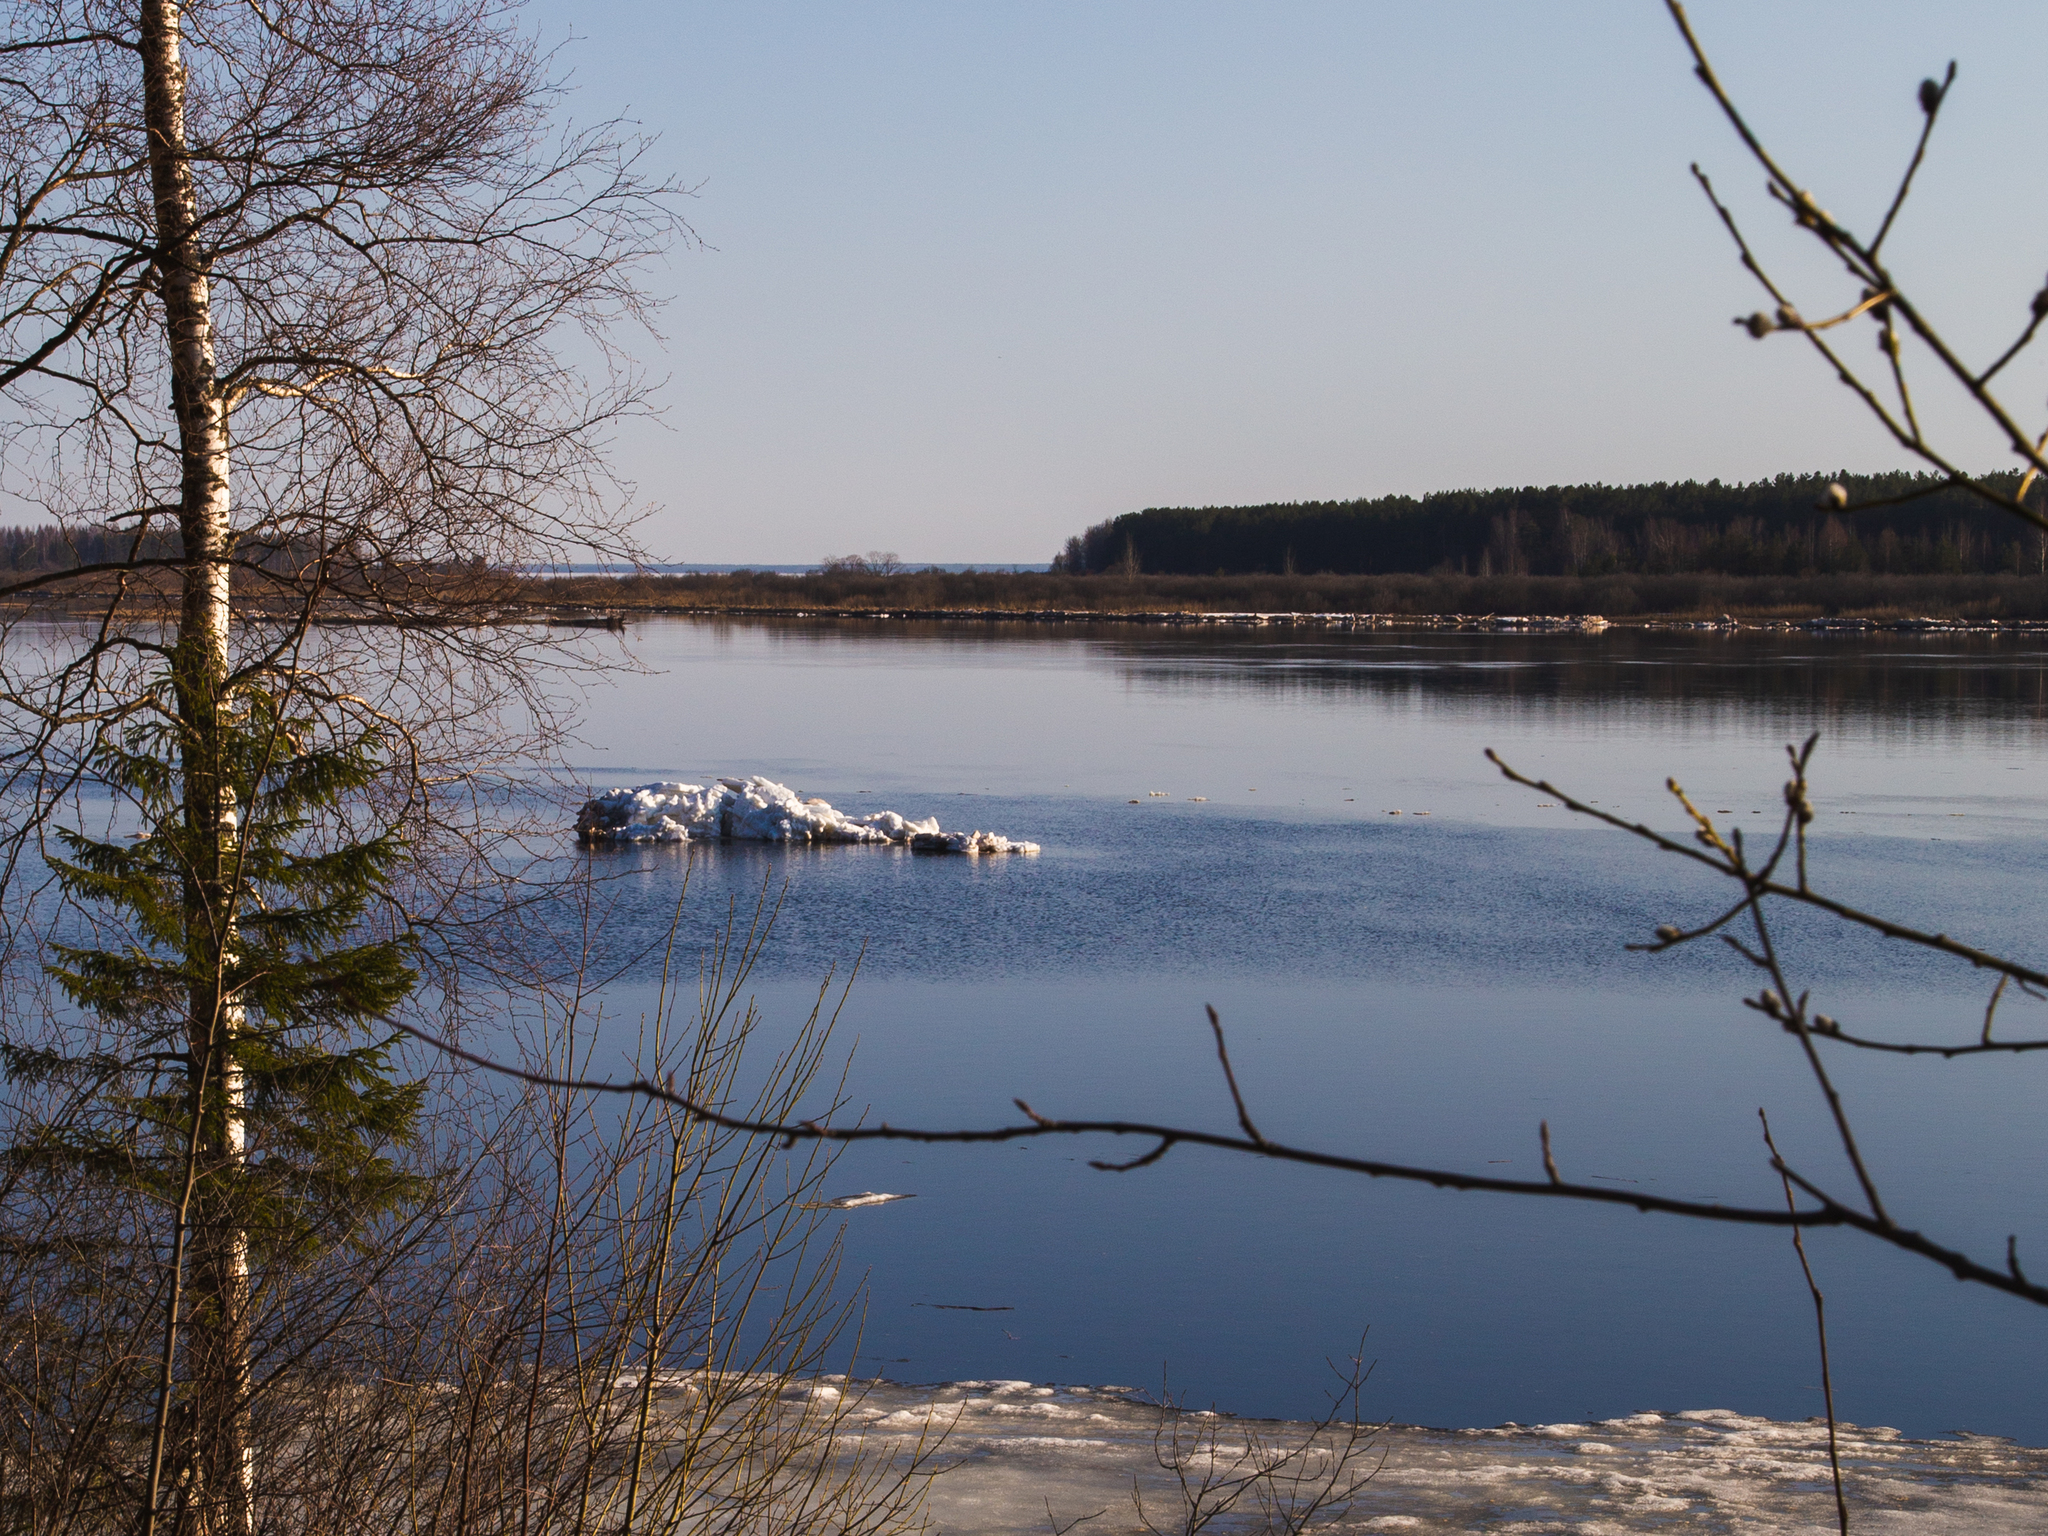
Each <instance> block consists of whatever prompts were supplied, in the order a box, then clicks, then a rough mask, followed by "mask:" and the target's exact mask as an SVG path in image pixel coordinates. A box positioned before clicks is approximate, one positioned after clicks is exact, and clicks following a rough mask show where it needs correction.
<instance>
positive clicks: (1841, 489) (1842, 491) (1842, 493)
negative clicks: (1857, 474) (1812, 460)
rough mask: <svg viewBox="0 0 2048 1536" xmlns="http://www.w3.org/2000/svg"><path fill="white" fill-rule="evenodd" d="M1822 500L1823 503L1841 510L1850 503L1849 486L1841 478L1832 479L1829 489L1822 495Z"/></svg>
mask: <svg viewBox="0 0 2048 1536" xmlns="http://www.w3.org/2000/svg"><path fill="white" fill-rule="evenodd" d="M1821 501H1822V504H1823V505H1825V506H1828V507H1831V508H1833V509H1834V510H1835V511H1838V512H1839V511H1840V510H1841V509H1842V508H1843V507H1846V506H1848V505H1849V488H1848V487H1847V486H1846V485H1844V484H1842V482H1841V481H1839V480H1830V481H1829V482H1828V488H1827V491H1826V493H1825V494H1824V495H1823V496H1822V498H1821Z"/></svg>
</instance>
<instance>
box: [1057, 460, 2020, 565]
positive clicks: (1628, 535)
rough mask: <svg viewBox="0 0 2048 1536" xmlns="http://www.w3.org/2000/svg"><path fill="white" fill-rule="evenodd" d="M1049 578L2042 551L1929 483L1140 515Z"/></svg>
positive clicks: (1068, 550)
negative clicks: (1839, 504) (1837, 500)
mask: <svg viewBox="0 0 2048 1536" xmlns="http://www.w3.org/2000/svg"><path fill="white" fill-rule="evenodd" d="M1985 484H1986V485H1987V486H1989V487H1991V488H1992V489H1994V490H1997V491H1999V492H2001V493H2003V494H2007V495H2010V494H2012V493H2013V491H2014V490H2015V489H2016V488H2017V484H2018V476H2017V475H1992V476H1987V477H1985ZM1833 485H1840V486H1841V487H1842V488H1843V490H1844V491H1845V492H1846V493H1847V501H1848V507H1849V510H1846V511H1843V510H1835V509H1834V508H1833V507H1832V505H1831V498H1830V487H1831V486H1833ZM1859 507H1860V508H1864V509H1865V510H1856V509H1857V508H1859ZM1054 568H1055V569H1056V570H1059V571H1061V572H1064V573H1068V574H1074V575H1084V574H1099V573H1105V572H1117V573H1121V574H1126V575H1134V574H1138V573H1141V572H1142V573H1151V574H1158V575H1190V576H1193V575H1201V576H1210V575H1239V574H1247V573H1254V572H1270V573H1274V574H1280V575H1294V574H1301V575H1319V574H1329V575H1392V574H1397V573H1406V572H1413V573H1425V572H1426V573H1431V574H1437V575H1462V576H1577V577H1589V576H1613V575H1645V576H1667V575H1688V574H1701V575H1725V576H1795V577H1796V576H1823V575H1851V574H1872V575H1963V574H1994V573H2007V574H2013V575H2024V574H2040V573H2042V572H2043V571H2044V570H2048V537H2044V536H2043V535H2040V534H2036V533H2034V532H2031V531H2029V530H2027V529H2025V528H2024V527H2022V526H2021V525H2020V524H2019V523H2018V522H2016V521H2015V519H2014V518H2013V517H2012V516H2011V514H2010V513H2008V512H2005V511H2003V510H2001V509H2000V508H1998V507H1997V506H1994V505H1992V504H1991V503H1989V502H1986V501H1983V500H1981V499H1980V498H1978V497H1976V496H1973V495H1972V494H1971V493H1969V492H1968V491H1964V490H1959V489H1956V488H1955V487H1954V486H1952V485H1949V484H1947V483H1946V482H1944V481H1943V479H1942V478H1941V477H1939V476H1935V475H1915V474H1904V473H1900V474H1886V475H1851V474H1847V473H1836V474H1806V475H1792V474H1783V475H1778V476H1776V477H1775V478H1773V479H1770V480H1759V481H1755V482H1753V483H1751V484H1748V485H1727V484H1723V483H1722V482H1721V481H1719V480H1709V481H1707V482H1705V483H1704V484H1701V483H1700V482H1698V481H1692V480H1686V481H1679V482H1675V483H1666V482H1662V481H1660V482H1657V483H1656V484H1652V485H1626V486H1610V485H1553V486H1546V487H1537V486H1525V487H1523V488H1521V489H1519V490H1516V489H1501V490H1488V491H1481V490H1459V491H1439V492H1433V493H1431V494H1429V495H1426V496H1422V497H1420V498H1417V497H1413V496H1382V497H1378V498H1375V499H1371V500H1358V501H1309V502H1287V503H1275V504H1269V505H1266V506H1256V507H1149V508H1147V509H1146V510H1144V511H1142V512H1127V513H1125V514H1124V515H1123V516H1121V517H1115V518H1111V519H1109V520H1108V521H1106V522H1101V523H1097V524H1096V525H1095V526H1094V527H1092V528H1090V529H1088V530H1087V531H1086V532H1085V533H1081V534H1077V535H1076V536H1074V537H1073V538H1070V539H1068V540H1067V543H1066V546H1065V548H1064V549H1062V550H1061V551H1060V553H1059V555H1058V556H1057V557H1056V559H1055V561H1054Z"/></svg>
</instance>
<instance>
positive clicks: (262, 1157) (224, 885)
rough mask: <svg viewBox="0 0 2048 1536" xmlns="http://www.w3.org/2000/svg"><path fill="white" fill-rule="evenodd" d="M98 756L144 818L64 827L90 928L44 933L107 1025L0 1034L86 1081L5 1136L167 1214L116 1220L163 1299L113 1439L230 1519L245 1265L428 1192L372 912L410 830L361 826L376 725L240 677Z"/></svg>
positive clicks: (205, 1521) (16, 1056) (109, 780)
mask: <svg viewBox="0 0 2048 1536" xmlns="http://www.w3.org/2000/svg"><path fill="white" fill-rule="evenodd" d="M195 755H203V758H204V761H205V768H206V775H205V776H206V778H207V779H208V780H209V781H210V785H211V788H212V789H213V790H214V791H216V792H217V793H218V795H219V803H221V804H223V805H225V806H231V807H233V809H232V810H229V811H227V812H226V813H225V814H224V815H222V816H221V817H220V818H219V823H218V825H216V826H206V825H203V824H201V825H194V818H192V817H191V815H190V814H189V810H190V807H189V799H190V796H189V784H188V780H189V778H190V776H191V775H190V765H191V764H192V763H193V761H194V758H195ZM98 771H99V778H100V780H101V782H102V783H103V784H104V785H105V786H106V787H107V789H108V790H109V791H111V792H112V793H113V794H114V796H115V797H116V799H117V802H119V803H121V804H122V805H123V808H124V810H125V811H126V812H127V814H128V816H132V818H133V820H132V824H133V825H135V826H137V827H138V828H139V831H138V832H135V833H132V834H129V835H120V834H118V833H116V834H115V835H110V836H97V837H96V836H92V835H88V834H87V833H85V832H83V831H80V830H76V829H73V830H67V831H64V832H62V833H60V838H61V841H62V845H63V849H64V854H63V856H62V857H55V858H53V859H52V860H51V863H52V865H53V867H54V869H55V872H56V875H57V878H58V880H59V882H60V884H61V886H62V888H63V890H64V892H65V893H66V894H67V895H68V896H69V897H70V898H71V900H72V901H74V902H75V903H77V904H78V906H79V908H80V911H81V917H82V918H83V917H86V916H90V917H91V918H92V919H94V920H95V923H96V926H97V927H98V928H99V931H100V933H101V935H102V936H103V937H102V938H101V941H100V942H78V943H59V944H56V945H53V946H52V950H53V960H52V963H51V964H50V966H49V971H50V974H51V976H52V977H53V979H54V980H55V981H56V983H57V984H58V986H59V987H60V988H61V990H62V992H63V993H64V995H65V996H67V997H68V998H69V999H70V1000H71V1002H72V1003H73V1004H75V1005H76V1006H77V1008H79V1009H80V1010H82V1011H83V1013H84V1014H86V1015H88V1016H90V1018H91V1019H92V1020H93V1021H94V1022H95V1023H96V1024H97V1025H98V1026H99V1028H98V1031H97V1041H96V1047H95V1049H94V1050H92V1051H91V1052H89V1053H87V1054H83V1055H77V1056H66V1055H64V1054H62V1053H60V1052H57V1051H53V1050H49V1049H42V1050H27V1049H23V1048H20V1047H16V1046H8V1047H5V1066H6V1069H7V1071H8V1073H9V1074H10V1075H11V1076H13V1077H15V1078H16V1079H24V1078H35V1079H43V1080H45V1081H52V1082H54V1081H57V1080H60V1079H70V1080H72V1081H74V1082H77V1081H90V1082H91V1083H92V1084H93V1085H94V1089H95V1091H93V1092H92V1093H90V1094H89V1095H85V1096H77V1095H74V1096H73V1099H72V1102H73V1104H74V1105H76V1106H77V1107H76V1110H75V1112H73V1113H71V1114H68V1115H66V1116H65V1117H64V1118H63V1119H62V1120H61V1121H58V1122H52V1123H46V1124H43V1125H40V1126H35V1127H32V1129H31V1131H30V1133H29V1135H27V1136H26V1137H25V1138H24V1139H23V1141H22V1142H21V1144H19V1145H18V1146H17V1147H16V1148H15V1149H14V1152H15V1157H16V1161H17V1163H18V1164H19V1163H21V1162H22V1161H24V1160H27V1161H32V1162H34V1163H35V1164H37V1165H39V1167H38V1169H37V1172H38V1173H39V1174H40V1176H41V1177H43V1178H44V1179H58V1180H69V1181H71V1182H72V1183H73V1185H74V1187H75V1188H76V1189H77V1190H78V1191H79V1193H80V1197H81V1201H82V1203H83V1204H90V1203H91V1202H90V1198H89V1195H90V1192H91V1191H92V1190H93V1189H95V1188H97V1189H99V1190H102V1191H107V1192H114V1191H127V1192H129V1193H131V1194H135V1195H139V1196H141V1197H143V1198H144V1199H145V1200H146V1201H147V1202H148V1204H149V1205H150V1206H152V1207H153V1208H155V1209H156V1210H157V1211H158V1212H160V1213H161V1219H160V1220H159V1221H158V1222H157V1223H156V1224H155V1228H156V1230H155V1231H154V1232H153V1233H152V1232H149V1231H147V1230H142V1231H137V1232H135V1233H134V1234H133V1236H135V1237H137V1238H140V1239H141V1240H143V1241H145V1242H150V1241H153V1242H154V1246H155V1248H156V1253H155V1255H154V1259H155V1264H152V1262H151V1256H149V1255H135V1256H131V1257H130V1258H129V1260H128V1261H127V1263H128V1266H129V1267H130V1268H131V1269H133V1270H134V1272H135V1273H136V1274H137V1275H138V1276H140V1275H147V1274H150V1273H151V1272H153V1271H155V1272H157V1273H158V1274H159V1277H160V1280H161V1283H159V1284H158V1285H157V1286H156V1287H155V1289H156V1290H157V1291H159V1292H168V1293H169V1294H170V1296H172V1297H173V1298H174V1299H172V1300H169V1301H167V1302H166V1303H165V1305H164V1307H163V1309H162V1315H161V1317H160V1319H159V1327H160V1330H161V1331H160V1332H158V1334H157V1337H158V1338H160V1339H161V1340H162V1344H163V1349H162V1354H161V1361H162V1374H161V1375H160V1376H158V1377H156V1378H155V1379H154V1380H153V1381H152V1382H151V1383H150V1386H151V1388H152V1389H151V1390H131V1392H130V1394H129V1396H130V1398H131V1401H130V1406H129V1408H128V1418H129V1420H130V1423H131V1429H130V1431H129V1433H128V1434H126V1435H125V1436H120V1437H117V1438H121V1439H125V1441H126V1443H127V1445H128V1447H129V1451H128V1453H127V1459H128V1461H129V1464H130V1466H131V1468H132V1467H135V1466H137V1465H138V1462H137V1459H136V1451H137V1449H138V1448H142V1447H146V1450H143V1453H142V1454H143V1459H146V1461H147V1463H148V1466H149V1471H148V1475H147V1484H148V1487H149V1489H150V1490H153V1491H154V1490H158V1489H159V1488H161V1489H168V1490H174V1493H169V1494H165V1497H175V1499H176V1502H177V1507H178V1509H179V1511H180V1517H179V1519H178V1521H177V1524H178V1526H179V1528H181V1529H190V1528H193V1527H194V1526H196V1527H197V1528H198V1529H202V1530H219V1531H244V1530H247V1529H249V1528H251V1525H252V1523H253V1510H252V1509H251V1508H250V1501H251V1498H252V1495H253V1488H254V1479H253V1475H252V1474H253V1469H252V1468H251V1466H250V1464H249V1463H250V1451H249V1437H248V1432H247V1414H248V1409H249V1397H250V1392H251V1389H252V1382H251V1364H250V1362H251V1358H252V1346H253V1343H254V1341H253V1339H252V1335H251V1329H252V1319H253V1316H254V1307H253V1300H254V1289H253V1288H254V1287H256V1286H259V1285H262V1284H264V1283H265V1281H266V1277H267V1278H268V1279H270V1280H272V1281H274V1282H275V1283H278V1284H288V1283H289V1276H290V1274H291V1272H292V1271H293V1269H294V1268H295V1267H296V1266H298V1265H302V1264H303V1263H305V1262H307V1261H308V1260H309V1259H310V1258H312V1257H314V1256H315V1255H317V1254H318V1253H319V1252H320V1251H321V1250H323V1249H327V1248H330V1247H332V1246H334V1245H337V1244H348V1243H352V1242H362V1241H364V1240H365V1238H366V1236H367V1235H368V1234H369V1233H370V1231H371V1229H372V1227H373V1225H374V1223H375V1222H376V1221H377V1219H378V1218H379V1217H380V1216H384V1215H388V1214H391V1213H393V1212H395V1211H398V1210H400V1209H402V1208H404V1207H406V1206H407V1205H408V1204H410V1203H411V1202H413V1201H414V1200H415V1199H416V1198H417V1197H418V1196H419V1195H420V1194H421V1193H422V1192H423V1190H422V1184H421V1181H420V1179H419V1178H418V1176H417V1175H416V1174H414V1173H412V1172H411V1171H409V1170H408V1169H407V1167H406V1166H405V1164H404V1162H403V1159H402V1154H403V1149H404V1148H405V1147H406V1146H407V1145H408V1144H409V1143H411V1142H412V1141H413V1139H414V1137H415V1135H416V1131H417V1127H418V1121H419V1115H420V1110H421V1103H422V1094H423V1084H421V1083H418V1082H402V1081H398V1080H396V1078H395V1076H394V1063H393V1060H392V1056H391V1049H392V1045H393V1039H392V1038H391V1037H390V1036H389V1035H388V1033H384V1032H380V1031H379V1030H378V1027H377V1026H378V1023H379V1021H380V1020H382V1019H384V1018H386V1017H387V1016H389V1015H390V1014H391V1012H392V1011H393V1010H394V1009H396V1008H397V1007H398V1006H399V1005H400V1004H401V1003H402V1002H403V1001H404V1000H405V998H406V997H407V996H408V994H409V993H410V992H411V991H412V989H413V987H414V985H415V982H416V973H415V971H414V969H413V967H412V965H411V963H410V948H411V943H410V938H409V936H408V935H407V933H406V932H405V931H404V930H403V926H402V925H397V926H396V927H394V925H393V924H392V923H391V922H390V921H389V920H388V919H386V920H382V921H375V920H374V919H377V918H378V917H379V914H378V913H377V912H375V911H373V904H375V903H377V902H378V898H379V897H380V895H381V894H383V893H384V892H386V891H387V889H388V887H389V882H390V880H391V878H392V876H393V875H394V874H395V873H396V871H397V870H398V869H399V867H400V866H401V865H402V863H403V862H404V860H405V857H406V844H405V841H404V839H403V838H402V837H401V836H400V835H399V833H398V832H397V830H396V829H395V827H394V826H392V825H390V824H385V825H382V826H379V827H376V828H374V829H373V830H371V831H370V832H368V833H367V834H365V833H361V832H358V831H355V830H353V827H354V824H355V822H357V821H358V820H360V819H361V818H362V816H363V815H364V813H365V812H366V810H367V808H368V805H369V802H370V800H371V799H372V797H373V792H374V790H375V789H376V787H377V781H378V779H379V777H380V775H381V774H383V773H384V772H385V771H386V762H385V755H384V753H383V751H382V749H381V743H380V742H379V740H378V739H377V737H376V736H375V735H374V734H365V735H361V736H357V737H355V738H353V739H347V740H337V739H334V738H333V737H331V736H327V735H325V734H323V733H322V732H321V730H320V729H319V728H318V726H317V725H316V723H315V721H314V720H313V719H311V718H309V717H306V716H303V715H301V716H294V714H293V713H292V712H291V711H290V708H289V704H288V701H286V700H285V699H282V698H279V697H276V696H273V695H271V694H267V693H264V692H261V691H256V690H252V689H243V690H239V691H238V692H237V693H236V694H235V695H233V697H232V700H231V707H230V708H229V709H227V710H224V711H222V712H221V713H220V714H218V715H216V716H215V717H214V718H213V720H211V721H210V722H209V723H208V729H207V731H206V733H205V736H204V738H203V739H201V740H194V739H193V733H192V731H191V729H190V727H189V726H188V725H186V724H185V723H184V721H183V720H182V719H181V717H180V714H179V712H177V711H173V710H165V711H163V712H161V713H160V714H159V715H158V716H157V717H156V719H155V720H154V721H152V722H151V723H149V724H146V725H142V726H139V727H136V728H134V729H132V730H130V731H129V732H128V733H127V734H126V735H125V736H124V737H123V738H121V739H120V740H119V741H118V742H116V743H114V744H110V745H109V746H108V747H107V748H106V749H105V750H104V751H103V752H102V753H101V755H100V758H99V761H98ZM123 819H124V820H125V819H127V818H126V817H124V818H123ZM118 824H119V823H118V822H117V825H118ZM106 935H111V936H112V937H111V939H109V938H107V937H105V936H106ZM95 1262H98V1261H97V1260H96V1261H95ZM160 1265H168V1266H169V1267H170V1270H171V1271H172V1273H171V1274H170V1275H169V1276H168V1279H167V1280H162V1279H161V1275H160V1270H158V1269H157V1266H160ZM174 1373H175V1376H176V1378H177V1381H176V1387H175V1389H174V1390H173V1388H172V1385H171V1383H172V1377H173V1374H174ZM173 1405H174V1406H173ZM137 1420H141V1422H136V1421H137ZM117 1459H118V1457H117ZM135 1475H136V1476H137V1478H138V1480H140V1476H141V1475H140V1473H139V1472H138V1473H136V1474H135ZM115 1480H116V1481H125V1479H123V1478H119V1477H116V1478H115ZM130 1491H131V1494H132V1493H133V1492H134V1491H135V1490H132V1489H131V1490H130ZM145 1497H150V1496H149V1495H148V1494H145ZM158 1508H159V1504H158V1502H157V1501H156V1500H155V1499H154V1498H151V1501H150V1503H149V1509H150V1510H151V1511H152V1512H154V1511H155V1510H157V1509H158ZM145 1523H148V1522H145Z"/></svg>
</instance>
